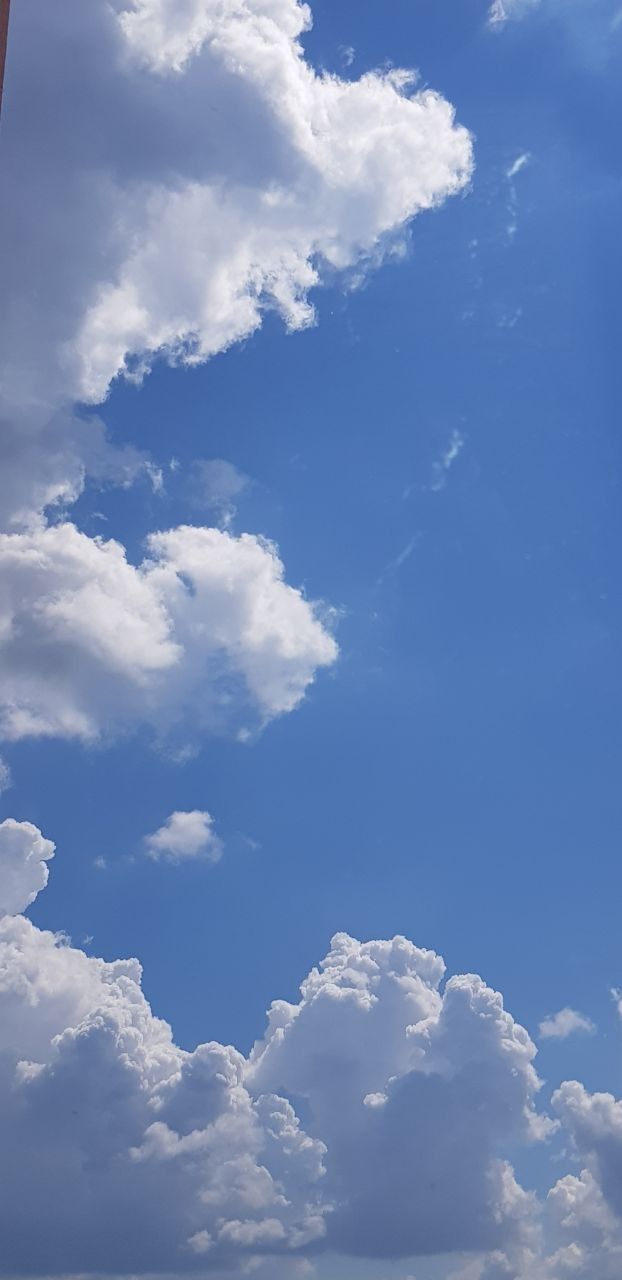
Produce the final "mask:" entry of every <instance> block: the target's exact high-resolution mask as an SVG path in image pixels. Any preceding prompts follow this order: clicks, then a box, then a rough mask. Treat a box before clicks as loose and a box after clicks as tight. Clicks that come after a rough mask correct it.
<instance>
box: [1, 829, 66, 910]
mask: <svg viewBox="0 0 622 1280" xmlns="http://www.w3.org/2000/svg"><path fill="white" fill-rule="evenodd" d="M53 857H54V845H53V844H52V841H51V840H44V838H43V836H42V835H41V832H40V831H39V830H38V829H37V827H33V825H32V823H30V822H16V821H15V819H14V818H6V819H5V820H4V822H0V915H18V914H19V913H20V912H21V911H25V909H26V907H29V906H30V904H31V903H32V902H34V900H35V898H36V896H37V894H38V893H40V892H41V890H42V889H45V886H46V884H47V882H48V868H47V863H48V862H49V860H50V858H53Z"/></svg>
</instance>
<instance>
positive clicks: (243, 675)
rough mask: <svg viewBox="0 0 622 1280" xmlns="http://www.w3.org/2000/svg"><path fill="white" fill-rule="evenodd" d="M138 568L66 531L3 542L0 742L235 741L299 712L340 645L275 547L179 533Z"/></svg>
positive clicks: (160, 540) (104, 545)
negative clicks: (178, 730) (136, 737)
mask: <svg viewBox="0 0 622 1280" xmlns="http://www.w3.org/2000/svg"><path fill="white" fill-rule="evenodd" d="M148 552H149V554H148V556H147V558H146V559H145V560H144V561H143V562H142V564H141V565H139V566H138V567H134V565H132V564H130V563H129V561H128V560H127V558H126V555H125V550H124V548H123V547H122V546H121V545H120V544H119V543H117V542H114V541H112V540H110V541H104V540H102V539H98V538H97V539H95V538H89V537H87V536H86V535H85V534H83V533H81V532H79V530H78V529H76V528H75V526H74V525H71V524H62V525H55V526H53V527H50V528H42V529H38V530H35V531H33V532H31V533H20V534H5V535H0V655H1V658H2V673H1V674H0V732H1V733H2V735H3V736H4V737H5V738H8V739H13V740H15V739H18V738H23V737H26V736H29V735H35V736H45V735H48V736H49V735H60V736H65V737H79V738H83V739H86V740H88V739H93V738H97V737H98V736H100V735H101V734H106V733H110V732H113V731H116V730H119V729H120V728H123V727H128V726H132V725H134V724H135V723H140V722H141V721H142V722H146V723H148V724H150V725H152V726H153V727H154V728H155V729H156V730H157V731H160V732H162V733H166V732H167V731H168V730H170V729H171V728H172V727H173V726H174V725H175V724H177V723H181V725H182V730H183V731H187V733H188V734H189V735H191V733H192V731H193V729H199V728H205V729H212V730H215V731H226V732H231V731H233V732H237V731H240V732H241V731H242V730H244V729H248V728H249V727H250V728H256V727H260V726H261V725H262V724H264V723H265V722H267V721H268V720H270V719H271V718H272V717H274V716H277V715H280V714H281V713H283V712H286V711H291V710H293V708H294V707H295V706H296V705H297V704H298V703H299V702H300V700H301V698H302V697H303V695H304V692H305V689H306V688H307V687H308V685H309V684H310V683H311V681H312V680H313V677H314V674H315V671H316V670H317V669H318V668H319V667H322V666H328V665H330V664H331V663H332V662H334V661H335V658H336V656H337V646H336V643H335V641H334V639H333V637H332V635H331V634H330V632H329V630H328V629H327V626H326V625H325V622H324V621H323V620H322V618H321V617H320V613H319V611H318V608H317V606H314V605H313V604H311V603H309V602H308V601H307V600H305V598H304V596H303V595H302V593H301V592H300V591H297V590H295V589H294V588H293V587H290V586H288V585H287V584H286V583H285V581H284V579H283V573H284V571H283V565H282V564H281V561H280V560H279V558H278V554H277V551H276V548H275V547H274V545H273V544H271V543H268V542H266V541H265V540H263V539H260V538H256V537H253V536H252V535H250V534H242V535H241V537H233V536H232V535H231V534H229V533H226V532H223V531H221V530H218V529H205V528H195V527H191V526H182V527H180V528H177V529H172V530H169V531H168V532H167V533H157V534H153V535H151V537H150V538H149V539H148Z"/></svg>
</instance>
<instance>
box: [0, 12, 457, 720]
mask: <svg viewBox="0 0 622 1280" xmlns="http://www.w3.org/2000/svg"><path fill="white" fill-rule="evenodd" d="M310 21H311V16H310V12H309V9H308V8H307V6H306V5H304V4H301V3H298V0H184V3H183V4H179V3H177V0H175V2H174V3H173V2H172V0H113V2H112V3H111V2H109V0H91V2H90V3H89V4H84V2H83V0H58V2H57V3H55V4H54V5H41V4H40V3H38V0H23V3H21V4H20V5H17V6H15V14H14V15H12V30H11V55H12V56H11V62H10V68H9V72H10V74H9V77H8V82H7V90H6V101H5V108H4V116H3V201H2V212H1V213H0V256H2V259H3V261H2V278H3V306H2V309H1V315H0V350H1V351H2V357H1V362H0V428H1V435H2V464H3V465H2V467H1V468H0V529H4V531H5V532H6V535H7V536H6V537H4V538H3V540H2V545H1V547H0V610H1V619H0V647H1V649H2V676H1V677H0V727H1V731H2V734H3V736H4V737H6V738H19V737H22V736H25V735H28V734H38V735H44V734H45V735H50V734H61V735H64V736H77V737H81V738H84V739H89V738H94V737H98V736H100V735H101V734H102V733H104V734H105V733H107V732H108V731H110V730H114V729H116V728H117V727H118V726H119V724H120V723H129V722H130V721H132V722H133V723H136V722H137V721H138V722H140V721H142V720H145V721H147V722H149V723H152V724H153V723H155V724H156V725H157V726H158V731H159V730H160V729H161V728H162V726H164V728H165V730H166V729H167V728H168V727H169V726H170V722H171V721H172V720H175V719H177V720H179V719H182V720H183V718H184V716H185V714H186V712H187V710H188V708H192V718H193V719H194V720H195V722H196V721H198V722H199V724H200V725H201V726H205V725H209V726H210V727H220V726H228V727H231V726H233V727H234V728H235V729H236V730H240V731H247V730H248V729H249V728H250V729H251V730H252V729H253V728H254V727H256V724H257V723H265V721H266V720H268V719H270V718H271V717H272V716H274V715H278V714H280V713H282V712H284V711H289V710H291V709H292V708H293V707H295V706H296V705H297V704H298V702H299V701H300V698H301V697H302V694H303V692H304V689H305V688H306V686H307V685H308V684H309V682H310V680H311V679H312V678H313V674H314V672H315V670H316V669H317V667H318V666H322V665H326V664H327V663H329V662H331V661H332V660H333V659H334V656H335V652H336V651H335V645H334V642H333V640H332V639H331V637H330V635H329V634H328V633H327V631H326V628H325V627H324V626H323V625H322V622H321V620H320V618H319V616H318V615H317V611H315V610H314V609H313V608H312V607H311V606H309V605H308V604H307V602H306V601H305V600H304V599H303V598H302V596H301V595H300V594H299V593H297V592H295V591H292V590H291V589H290V588H289V587H287V586H286V585H285V583H284V581H283V576H282V566H281V565H280V562H279V560H278V557H277V555H276V552H275V551H274V548H272V547H270V546H268V545H267V544H266V543H264V542H262V541H260V540H259V539H256V538H252V537H250V536H247V537H244V538H240V539H233V538H230V539H226V538H224V537H223V536H222V534H220V533H218V532H216V531H213V530H212V531H208V530H206V529H202V528H192V529H191V528H184V529H176V530H172V531H170V532H168V533H163V534H161V533H158V534H154V535H153V536H152V538H151V539H150V543H149V549H148V559H147V560H146V561H145V562H144V563H143V564H142V565H140V566H138V567H134V566H133V565H131V564H130V563H129V562H128V560H127V557H126V555H125V552H124V549H123V548H122V547H121V546H120V545H119V544H117V543H115V542H105V543H104V542H101V541H98V540H96V539H89V538H87V537H86V535H85V534H83V533H79V532H77V530H76V529H74V528H72V527H71V526H69V525H67V524H64V525H62V526H61V527H59V528H50V527H47V526H46V523H45V520H46V516H47V518H48V519H49V518H51V515H52V513H54V512H56V515H55V518H58V515H59V513H60V512H66V509H67V507H68V506H69V505H70V504H72V503H73V502H74V501H75V500H76V498H77V497H78V496H79V494H80V492H81V490H82V489H83V487H84V484H85V481H86V478H87V477H89V476H90V477H91V479H92V480H93V481H94V482H96V483H98V484H107V483H111V484H122V485H128V484H131V483H133V482H134V481H135V479H136V478H137V476H138V475H140V474H141V473H145V472H146V473H147V474H151V476H152V477H153V476H155V474H156V473H155V472H154V470H153V467H152V466H151V464H150V461H149V458H148V456H147V455H145V454H144V453H143V452H141V451H139V450H137V449H135V448H133V447H132V446H131V445H123V444H120V443H118V442H111V441H110V440H109V439H108V438H107V436H106V429H105V427H104V425H103V423H102V422H101V421H100V420H99V419H98V418H97V417H95V416H93V413H92V410H90V409H85V408H84V404H85V402H91V404H93V403H97V402H99V401H101V400H102V399H103V398H104V397H105V396H106V394H107V392H108V389H109V387H110V384H111V382H112V381H113V380H114V378H115V377H116V376H117V375H119V374H122V375H125V376H127V377H129V378H132V379H135V380H140V378H142V377H143V375H144V373H145V371H146V370H147V369H148V368H149V367H150V364H151V362H152V361H153V359H154V358H155V357H165V358H167V359H168V360H169V361H171V362H174V363H177V362H182V363H186V364H194V363H196V362H199V361H203V360H206V359H208V358H209V357H210V356H213V355H215V354H216V353H217V352H219V351H222V350H224V349H225V348H226V347H227V346H229V345H230V344H231V343H233V342H237V341H239V340H240V339H242V338H245V337H247V336H248V335H249V334H251V333H252V332H253V331H254V330H255V329H256V328H257V327H258V326H259V325H260V324H261V320H262V316H263V315H264V314H265V312H266V311H276V312H277V313H278V314H279V315H280V316H281V317H282V318H283V320H284V322H285V324H286V325H287V326H288V327H289V328H293V329H295V328H301V327H304V326H305V325H307V324H309V323H311V321H312V319H313V307H312V303H311V301H310V299H309V293H310V290H311V289H312V288H313V287H314V286H315V285H317V284H318V283H320V282H321V280H322V278H323V277H324V275H325V274H326V273H327V272H328V273H329V274H331V275H334V273H335V272H336V271H343V270H347V269H348V268H351V267H353V266H354V265H355V264H356V267H357V270H359V269H360V268H361V265H362V264H364V263H365V262H367V261H372V260H373V261H377V260H378V259H379V257H381V256H382V252H383V246H384V245H385V243H386V244H389V243H390V242H391V240H392V239H394V237H395V236H396V235H399V234H401V233H402V232H403V231H404V228H406V226H407V224H408V223H409V221H410V219H411V218H412V217H413V215H415V214H416V213H417V212H418V211H419V210H421V209H428V208H430V207H432V206H434V205H435V204H437V203H439V202H440V201H442V200H443V199H444V198H445V197H447V196H450V195H451V194H452V193H454V192H457V191H459V190H460V189H461V188H462V187H464V185H465V183H466V182H467V181H468V178H469V174H470V171H471V165H472V147H471V139H470V136H469V134H468V133H467V131H466V130H465V129H464V128H462V127H460V126H458V125H457V124H456V123H455V121H454V116H453V111H452V108H451V106H450V105H449V104H448V103H447V102H446V101H445V100H444V99H443V98H441V97H440V96H438V95H437V94H435V93H433V92H432V91H431V90H429V89H425V90H422V91H417V90H416V86H415V85H414V84H413V83H412V81H411V79H409V77H408V76H407V75H406V74H405V73H402V72H397V71H392V72H387V71H382V72H380V71H379V72H375V73H369V74H367V75H365V76H363V77H362V78H360V79H355V80H346V79H342V78H340V77H339V76H334V75H329V74H324V73H321V74H320V73H318V72H317V71H315V70H314V69H313V67H312V66H311V65H310V64H309V62H308V61H307V60H306V58H305V55H304V51H303V46H302V43H301V38H302V37H303V35H304V32H305V30H306V29H307V27H308V26H309V24H310ZM59 86H62V92H61V91H60V88H59ZM42 210H45V217H41V211H42ZM80 404H81V405H82V409H78V408H76V406H77V405H80ZM194 479H195V482H196V485H195V488H196V493H195V495H194V496H195V498H197V500H199V499H200V500H201V501H202V502H203V503H204V504H205V505H207V506H208V507H210V508H211V510H212V513H213V517H214V518H215V519H216V520H217V521H218V522H219V523H220V524H221V525H222V526H223V527H224V528H226V527H227V525H229V524H230V523H231V518H232V514H233V512H234V509H235V498H236V496H237V495H238V494H239V493H240V492H241V489H242V488H243V486H244V484H245V483H246V478H245V477H242V476H240V475H239V474H238V473H235V472H234V471H233V469H232V468H230V467H229V468H228V467H227V464H224V463H220V464H218V463H211V464H209V465H208V466H207V467H205V466H203V468H202V469H201V468H199V469H198V470H197V473H196V475H195V476H194Z"/></svg>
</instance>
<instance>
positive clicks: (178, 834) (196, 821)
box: [145, 809, 224, 862]
mask: <svg viewBox="0 0 622 1280" xmlns="http://www.w3.org/2000/svg"><path fill="white" fill-rule="evenodd" d="M145 845H146V848H147V853H148V854H149V857H150V858H153V859H154V860H155V861H156V862H160V861H166V862H186V861H188V860H189V859H193V858H203V859H205V860H206V861H207V862H218V861H219V859H220V858H222V855H223V850H224V846H223V842H222V840H221V839H220V838H219V837H218V836H217V835H216V833H215V831H214V819H213V818H212V816H211V814H209V813H208V812H207V810H206V809H204V810H201V809H192V810H191V811H190V812H188V813H184V812H182V811H181V810H176V811H175V813H171V815H170V817H168V818H167V819H166V822H165V823H163V825H162V826H161V827H159V828H158V830H157V831H154V833H153V835H150V836H146V837H145Z"/></svg>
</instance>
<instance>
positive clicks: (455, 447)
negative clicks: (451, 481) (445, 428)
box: [430, 428, 466, 493]
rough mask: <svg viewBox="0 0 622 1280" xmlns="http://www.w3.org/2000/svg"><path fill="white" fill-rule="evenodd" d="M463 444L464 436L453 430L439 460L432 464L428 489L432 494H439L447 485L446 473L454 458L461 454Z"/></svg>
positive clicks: (455, 429) (464, 442)
mask: <svg viewBox="0 0 622 1280" xmlns="http://www.w3.org/2000/svg"><path fill="white" fill-rule="evenodd" d="M465 444H466V436H464V435H463V434H462V432H461V431H458V429H457V428H454V430H453V431H452V433H451V436H450V439H449V444H448V445H447V448H446V449H444V450H443V453H442V454H441V456H440V458H439V459H438V461H437V462H435V463H434V466H433V468H432V482H431V484H430V488H431V490H432V492H433V493H439V492H440V490H441V489H444V488H445V485H446V483H447V473H448V471H449V470H450V469H451V467H452V466H453V464H454V462H455V461H456V458H457V457H459V455H460V454H461V453H462V450H463V449H464V446H465Z"/></svg>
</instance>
